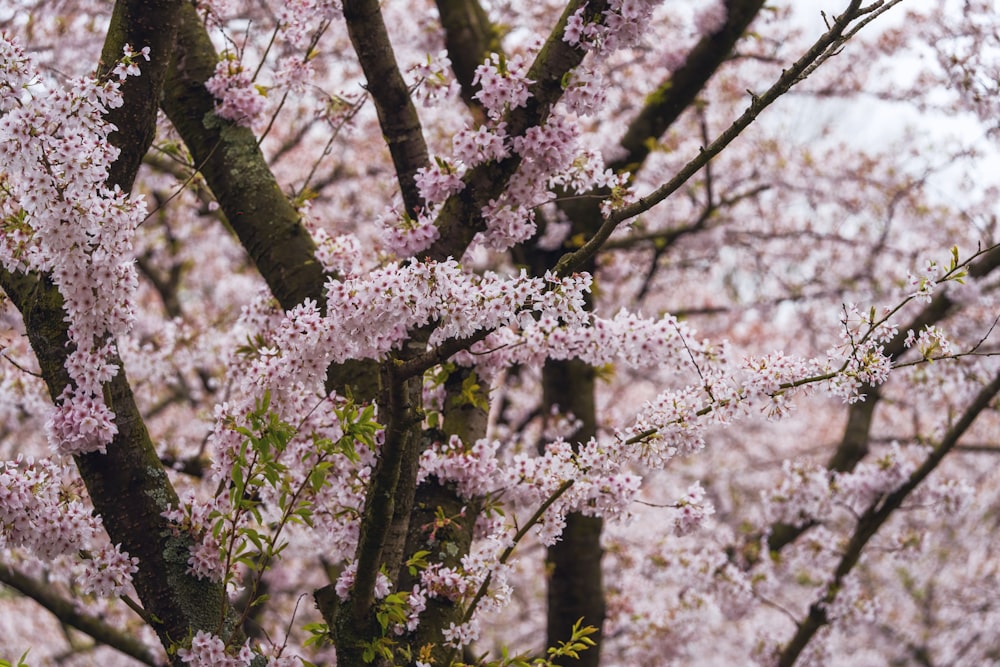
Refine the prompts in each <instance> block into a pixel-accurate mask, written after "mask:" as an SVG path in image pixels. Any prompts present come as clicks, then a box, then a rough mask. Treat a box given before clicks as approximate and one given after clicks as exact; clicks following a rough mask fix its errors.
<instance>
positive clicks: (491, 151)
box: [452, 122, 510, 169]
mask: <svg viewBox="0 0 1000 667" xmlns="http://www.w3.org/2000/svg"><path fill="white" fill-rule="evenodd" d="M508 144H509V142H508V137H507V123H504V122H499V123H495V124H492V125H480V126H479V127H477V128H476V129H475V130H471V129H468V128H466V129H464V130H461V131H459V132H458V133H457V134H456V135H455V137H454V138H453V139H452V152H453V153H454V155H455V158H456V159H457V160H459V161H460V162H461V163H462V164H463V165H464V166H465V167H467V168H469V169H471V168H472V167H475V166H476V165H478V164H482V163H483V162H489V161H491V160H492V161H500V160H502V159H504V158H506V157H507V156H508V155H510V146H509V145H508ZM456 168H457V167H456Z"/></svg>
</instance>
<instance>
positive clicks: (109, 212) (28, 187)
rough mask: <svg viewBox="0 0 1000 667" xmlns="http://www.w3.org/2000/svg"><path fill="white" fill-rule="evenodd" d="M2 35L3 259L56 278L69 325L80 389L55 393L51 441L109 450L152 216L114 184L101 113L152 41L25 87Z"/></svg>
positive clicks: (27, 69) (73, 373) (74, 449)
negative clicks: (52, 82)
mask: <svg viewBox="0 0 1000 667" xmlns="http://www.w3.org/2000/svg"><path fill="white" fill-rule="evenodd" d="M0 43H3V45H4V46H3V47H2V48H3V49H4V50H5V51H7V52H8V53H9V57H8V58H7V59H5V60H3V61H2V64H0V67H3V79H4V80H5V81H6V82H7V84H6V85H5V86H2V87H0V91H2V95H3V97H2V99H0V105H3V107H5V113H4V114H3V115H2V116H0V158H2V161H3V163H4V164H5V166H6V170H5V171H4V172H3V174H2V175H0V218H2V219H3V220H4V221H5V223H4V227H5V229H4V232H5V233H4V234H3V235H2V236H0V262H2V264H3V265H4V266H5V267H6V268H7V269H8V270H11V271H18V270H20V271H27V270H31V271H40V272H45V273H48V274H49V275H51V277H52V281H53V283H54V284H55V285H56V286H57V287H58V289H59V291H60V293H61V294H62V296H63V299H64V307H65V309H66V313H67V321H69V322H70V323H71V324H70V327H69V337H70V341H71V342H72V343H73V345H74V349H73V350H72V351H71V352H70V358H69V361H68V363H67V369H68V371H69V373H70V377H71V379H72V380H73V383H74V386H71V387H67V388H66V390H65V391H64V392H63V394H62V395H61V396H60V397H58V401H59V404H58V405H57V406H56V408H55V410H54V412H53V415H52V417H51V419H50V422H49V425H48V432H49V436H50V442H51V443H52V444H53V445H54V446H55V447H56V448H57V449H58V450H59V451H61V452H63V453H66V454H76V453H84V452H90V451H103V449H104V447H105V446H106V445H107V443H108V442H110V440H111V438H112V437H113V436H114V434H115V433H116V432H117V431H116V427H115V425H114V422H113V414H112V413H111V411H110V410H108V409H107V407H106V406H104V404H103V398H102V389H101V386H102V384H103V383H105V382H107V381H108V380H110V379H111V378H112V377H114V375H115V374H116V373H117V371H118V368H117V366H116V365H115V364H114V363H113V362H112V359H113V357H114V355H115V353H116V348H115V346H114V344H113V343H112V342H111V341H113V339H114V338H115V337H117V336H121V335H124V334H126V333H127V332H128V331H129V330H130V328H131V326H132V321H133V317H134V316H133V309H132V300H133V295H134V293H135V290H136V287H137V278H136V273H135V268H134V266H133V264H132V236H133V232H134V230H135V228H136V227H137V226H138V224H139V222H140V221H141V220H142V218H143V215H144V205H143V202H142V200H141V199H138V198H130V197H129V196H128V195H127V194H126V193H124V192H122V191H121V190H120V189H119V188H118V187H117V186H115V187H114V188H109V187H108V186H107V185H106V181H107V177H108V169H109V167H110V165H111V163H112V162H113V161H114V160H115V159H116V158H117V157H118V149H117V148H114V147H113V146H112V145H111V144H110V143H109V142H108V141H107V136H108V134H109V133H110V132H111V131H112V130H113V129H114V127H113V126H111V125H109V124H108V123H106V122H105V121H104V120H103V116H104V114H105V113H106V111H107V110H108V109H109V108H114V107H117V106H119V105H120V104H121V103H122V101H121V93H120V92H119V86H120V85H121V81H122V80H123V79H124V77H127V76H129V75H132V74H134V73H136V72H137V71H138V70H137V62H138V61H139V59H140V58H145V59H147V60H148V59H149V49H148V47H147V48H145V49H143V50H142V52H140V53H138V54H137V53H135V52H133V51H132V50H131V49H130V48H128V47H126V49H125V53H124V57H123V59H122V60H121V62H120V63H119V64H118V65H117V66H116V67H115V68H114V70H113V76H112V77H110V78H108V79H106V80H104V81H98V80H96V79H93V78H89V79H88V78H84V79H77V80H74V81H72V82H71V83H70V85H69V86H68V87H67V88H61V87H57V86H51V87H44V88H43V87H42V86H41V85H38V86H32V85H29V84H31V82H32V81H33V80H34V79H35V78H36V77H35V76H34V75H33V74H32V73H31V64H30V61H29V60H28V59H27V58H26V57H24V56H23V53H22V52H21V51H20V50H19V49H18V47H17V46H16V45H15V44H13V43H12V42H10V41H9V40H8V39H7V38H6V37H3V38H0ZM19 54H21V55H19Z"/></svg>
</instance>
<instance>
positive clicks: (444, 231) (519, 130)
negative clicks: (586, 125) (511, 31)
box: [425, 0, 607, 261]
mask: <svg viewBox="0 0 1000 667" xmlns="http://www.w3.org/2000/svg"><path fill="white" fill-rule="evenodd" d="M583 4H586V5H587V8H588V12H589V13H591V14H593V15H595V16H600V14H601V12H602V11H603V10H604V9H605V8H606V7H607V3H606V2H605V1H603V0H601V1H599V2H592V3H589V4H588V3H586V2H584V0H572V1H571V2H569V3H568V5H567V7H566V10H565V11H564V12H563V14H562V16H561V17H560V18H559V21H558V23H556V25H555V27H554V28H553V29H552V32H551V33H550V34H549V37H548V39H547V40H546V42H545V44H544V46H542V49H541V51H539V53H538V56H537V57H536V58H535V61H534V62H533V63H532V65H531V68H530V69H529V70H528V74H527V76H528V78H529V79H531V80H532V81H534V83H533V84H531V85H530V86H529V87H528V90H529V92H530V93H531V96H530V97H529V98H528V101H527V104H526V105H525V106H523V107H519V108H517V109H514V110H513V111H511V112H510V113H508V114H507V116H506V117H505V119H504V121H505V122H506V123H507V134H508V136H510V137H511V138H513V137H518V136H521V135H523V134H524V133H525V132H526V131H527V130H528V129H529V128H531V127H535V126H540V125H544V124H545V121H546V120H547V119H548V117H549V115H550V113H551V111H552V107H553V105H555V103H556V102H557V101H559V98H560V97H561V96H562V94H563V77H564V76H565V75H566V74H567V73H568V72H570V71H572V70H573V69H574V68H576V67H577V66H578V65H579V64H580V63H581V62H582V61H583V58H584V56H586V55H587V51H586V50H585V49H584V48H583V47H582V46H581V45H577V46H571V45H570V44H568V43H566V41H565V40H564V39H563V35H564V33H565V31H566V21H567V20H568V19H569V17H570V16H572V15H573V14H574V13H575V12H576V10H577V9H579V8H580V6H582V5H583ZM520 164H521V158H520V157H519V156H517V155H514V156H511V157H509V158H507V159H505V160H503V161H501V162H499V163H497V162H487V163H485V164H481V165H479V166H478V167H476V168H474V169H472V170H471V171H470V172H469V173H468V174H466V176H465V179H464V181H465V187H464V188H463V189H462V191H461V192H459V193H458V194H455V195H452V196H451V197H449V198H448V201H446V202H445V204H444V206H443V207H442V209H441V213H440V214H438V219H437V221H436V223H435V224H436V225H437V227H438V230H439V232H440V238H439V239H438V241H437V242H436V243H435V244H434V245H433V246H432V247H431V248H430V249H428V251H427V252H426V253H425V255H426V256H427V257H429V258H431V259H434V260H437V261H442V260H445V259H447V258H448V257H461V256H462V254H463V253H464V252H465V249H466V248H467V247H468V245H469V243H470V242H471V241H472V238H473V236H475V234H476V233H477V232H479V231H482V230H483V229H485V222H484V221H483V213H482V211H483V207H485V206H486V205H487V204H488V203H489V201H490V200H491V199H496V198H498V197H499V196H500V194H501V193H502V192H503V191H504V189H506V187H507V184H508V182H509V181H510V177H511V176H512V175H513V174H514V172H515V171H517V168H518V166H520Z"/></svg>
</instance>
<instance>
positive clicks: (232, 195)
mask: <svg viewBox="0 0 1000 667" xmlns="http://www.w3.org/2000/svg"><path fill="white" fill-rule="evenodd" d="M180 17H181V23H180V28H179V32H178V36H177V47H176V49H175V52H174V58H173V60H172V61H171V63H170V69H169V71H168V72H167V79H166V83H165V86H164V95H163V99H162V101H161V106H162V107H163V110H164V112H165V113H166V114H167V117H168V118H169V119H170V122H171V123H173V125H174V127H175V128H176V129H177V131H178V132H179V133H180V135H181V138H182V139H183V140H184V143H185V144H186V145H187V147H188V150H190V151H191V155H192V157H193V158H194V163H195V164H197V165H198V168H199V171H201V173H202V175H203V176H204V177H205V181H206V182H207V183H208V186H209V188H211V190H212V192H213V194H214V195H215V198H216V200H217V201H218V202H219V206H220V207H221V208H222V211H223V212H224V213H225V215H226V218H227V219H228V221H229V224H230V225H231V226H232V228H233V231H235V232H236V235H237V236H238V237H239V239H240V242H241V243H242V244H243V247H244V248H246V250H247V253H249V255H250V258H251V259H252V260H253V262H254V264H255V265H256V266H257V270H258V271H260V274H261V275H262V276H263V277H264V280H265V281H266V282H267V285H268V287H269V288H270V289H271V293H272V294H273V295H274V297H275V298H276V299H277V300H278V303H279V304H281V307H282V308H283V309H285V310H288V309H291V308H293V307H295V306H296V305H298V304H300V303H302V302H303V301H304V300H305V299H314V300H315V301H316V302H317V303H319V304H320V305H321V307H322V304H323V303H324V299H323V283H324V279H325V276H324V273H323V268H322V266H320V264H319V262H317V261H316V257H315V253H316V245H315V243H314V242H313V240H312V237H311V236H310V235H309V233H308V232H307V231H306V229H305V227H304V226H303V225H302V221H301V218H300V216H299V214H298V212H297V211H296V210H295V208H294V207H293V206H292V205H291V203H290V202H289V201H288V198H287V197H286V196H285V195H284V193H283V192H282V191H281V188H280V187H279V186H278V183H277V181H276V180H275V178H274V175H273V174H272V173H271V170H270V169H269V168H268V166H267V163H266V161H265V160H264V156H263V154H262V153H261V152H260V149H259V148H258V146H257V138H256V137H255V136H254V134H253V132H251V131H250V130H249V129H248V128H245V127H240V126H238V125H236V124H234V123H231V122H229V121H227V120H225V119H223V118H220V117H219V116H217V115H215V101H214V99H213V98H212V95H211V94H210V93H209V92H208V91H207V90H206V89H205V81H207V80H208V79H209V78H210V77H211V76H212V75H213V74H214V72H215V64H216V62H218V56H217V55H216V53H215V49H214V47H213V46H212V42H211V40H210V39H209V37H208V33H207V32H205V28H204V26H203V25H202V22H201V20H200V19H199V18H198V13H197V11H196V10H195V8H194V6H193V5H191V4H188V3H185V4H184V5H183V7H182V8H181V10H180Z"/></svg>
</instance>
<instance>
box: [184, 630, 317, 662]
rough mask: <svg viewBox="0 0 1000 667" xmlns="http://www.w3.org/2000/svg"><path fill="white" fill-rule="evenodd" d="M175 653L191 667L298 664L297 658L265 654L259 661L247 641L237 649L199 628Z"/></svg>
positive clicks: (258, 654) (257, 655)
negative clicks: (187, 644) (188, 643)
mask: <svg viewBox="0 0 1000 667" xmlns="http://www.w3.org/2000/svg"><path fill="white" fill-rule="evenodd" d="M177 655H178V656H179V657H180V659H181V661H182V662H183V663H184V664H185V665H191V667H251V665H258V664H260V665H264V666H265V667H293V666H294V665H298V664H300V662H299V659H298V658H294V657H291V656H267V658H266V661H259V660H258V658H259V657H260V653H258V652H257V651H255V650H254V649H253V648H252V647H251V646H250V642H249V641H247V642H246V643H245V644H243V645H242V646H241V647H240V648H239V649H238V650H235V651H234V650H233V649H232V648H229V647H227V646H226V644H225V642H223V641H222V639H221V638H220V637H218V636H216V635H214V634H212V633H210V632H206V631H204V630H199V631H198V632H196V633H195V635H194V637H192V638H191V645H190V646H189V647H185V648H181V649H179V650H178V651H177Z"/></svg>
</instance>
